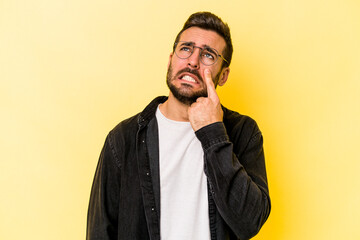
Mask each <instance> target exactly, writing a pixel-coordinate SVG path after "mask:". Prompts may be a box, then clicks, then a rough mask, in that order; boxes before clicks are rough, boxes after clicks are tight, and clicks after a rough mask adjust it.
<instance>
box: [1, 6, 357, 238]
mask: <svg viewBox="0 0 360 240" xmlns="http://www.w3.org/2000/svg"><path fill="white" fill-rule="evenodd" d="M199 10H207V11H212V12H214V13H216V14H218V15H219V16H220V17H222V18H223V20H225V21H226V22H228V23H229V25H230V27H231V31H232V38H233V44H234V49H235V52H234V55H233V62H232V65H231V73H230V78H229V80H228V83H227V84H226V85H225V86H224V87H221V88H219V89H218V93H219V95H220V98H221V100H222V103H223V104H224V105H226V106H228V107H230V108H232V109H234V110H237V111H239V112H241V113H243V114H246V115H250V116H252V117H253V118H254V119H256V120H257V122H258V124H259V126H260V128H261V129H262V131H263V135H264V139H265V145H264V147H265V153H266V164H267V169H268V180H269V185H270V194H271V198H272V212H271V214H270V218H269V219H268V221H267V222H266V224H265V225H264V227H263V229H262V230H261V232H260V233H259V235H258V236H257V237H255V238H254V239H264V240H269V239H271V240H300V239H301V240H304V239H360V229H359V219H360V207H359V203H360V191H359V190H360V177H359V175H360V154H359V148H360V144H359V138H360V127H359V123H360V106H359V103H360V47H359V43H360V2H359V1H357V0H353V1H351V0H345V1H344V0H328V1H320V0H294V1H280V0H273V1H266V0H255V1H214V0H207V1H189V0H184V1H168V0H164V1H155V0H151V1H150V0H149V1H145V0H139V1H115V0H102V1H91V0H90V1H85V0H72V1H70V0H64V1H55V0H52V1H49V0H32V1H26V0H0V80H1V85H0V106H1V108H0V109H1V118H0V135H1V137H0V146H1V160H0V189H1V197H0V239H4V240H5V239H6V240H13V239H16V240H18V239H19V240H20V239H52V240H60V239H61V240H63V239H74V240H77V239H84V238H85V228H86V214H87V206H88V200H89V194H90V188H91V184H92V179H93V175H94V172H95V168H96V164H97V160H98V156H99V153H100V150H101V148H102V145H103V142H104V140H105V137H106V135H107V133H108V131H109V130H110V129H112V127H114V126H115V124H117V123H118V122H119V121H121V120H122V119H125V118H127V117H129V116H131V115H133V114H135V113H137V112H139V111H141V110H142V109H143V107H144V106H145V105H146V104H147V103H148V102H149V101H150V100H151V99H152V98H153V97H155V96H157V95H167V93H168V90H167V87H166V85H165V76H166V69H167V61H168V56H169V53H170V51H171V46H172V43H173V40H174V38H175V36H176V34H177V32H178V31H179V30H180V28H181V27H182V24H183V23H184V21H185V20H186V19H187V17H188V16H189V15H190V14H191V13H193V12H195V11H199Z"/></svg>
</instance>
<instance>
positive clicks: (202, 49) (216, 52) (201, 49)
mask: <svg viewBox="0 0 360 240" xmlns="http://www.w3.org/2000/svg"><path fill="white" fill-rule="evenodd" d="M181 42H184V43H189V44H190V45H189V46H191V47H192V48H193V49H192V51H191V54H190V55H189V56H188V57H186V58H182V57H179V56H178V55H177V53H176V47H177V45H178V43H181ZM195 48H199V49H200V52H199V56H201V54H202V52H203V51H204V50H205V49H211V50H212V51H213V52H214V53H215V54H216V55H217V56H218V57H220V58H221V59H222V60H224V61H225V62H226V63H227V64H228V65H229V62H228V61H227V60H226V59H225V58H224V57H223V56H222V55H221V54H219V52H218V51H217V50H216V49H215V48H211V47H205V48H202V47H198V46H195V44H193V43H192V42H188V41H178V42H176V43H174V52H175V55H176V56H177V57H178V58H180V59H188V58H189V57H191V55H193V53H194V50H195ZM218 59H219V58H217V59H216V61H215V62H214V63H212V64H205V63H203V61H202V58H201V57H200V61H201V63H202V64H204V65H206V66H211V65H214V64H215V63H216V62H217V60H218Z"/></svg>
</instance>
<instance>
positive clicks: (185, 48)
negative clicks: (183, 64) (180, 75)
mask: <svg viewBox="0 0 360 240" xmlns="http://www.w3.org/2000/svg"><path fill="white" fill-rule="evenodd" d="M195 48H199V49H200V53H199V56H200V61H201V62H202V64H204V65H206V66H210V65H213V64H214V63H216V61H217V60H218V59H219V57H221V58H222V59H223V60H224V61H225V62H226V63H227V64H229V62H228V61H227V60H226V59H225V58H224V57H223V56H221V55H220V54H219V53H218V51H216V49H214V48H211V47H204V48H201V47H197V46H195V45H194V43H193V42H185V41H179V42H176V43H175V54H176V56H178V58H181V59H187V58H189V57H190V56H191V55H192V54H193V53H194V50H195Z"/></svg>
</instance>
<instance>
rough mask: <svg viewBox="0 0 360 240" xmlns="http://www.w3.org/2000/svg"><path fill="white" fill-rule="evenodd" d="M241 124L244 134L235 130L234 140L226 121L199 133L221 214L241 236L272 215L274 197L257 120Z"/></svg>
mask: <svg viewBox="0 0 360 240" xmlns="http://www.w3.org/2000/svg"><path fill="white" fill-rule="evenodd" d="M239 125H241V132H242V133H244V134H234V136H237V138H236V137H235V139H232V140H233V141H234V143H232V142H230V140H229V137H228V135H227V132H226V129H225V127H224V124H223V123H222V122H216V123H213V124H210V125H207V126H205V127H203V128H201V129H199V130H198V131H196V136H197V137H198V138H199V140H200V142H201V143H202V146H203V149H204V158H205V173H206V175H207V177H208V181H209V183H210V189H211V194H212V196H213V198H214V201H215V204H216V206H217V209H218V211H219V213H220V215H221V216H222V218H223V219H224V221H225V222H226V223H227V225H228V226H229V227H230V228H231V229H232V231H233V232H234V233H235V234H236V235H237V237H239V238H240V239H248V238H251V237H253V236H254V235H255V234H256V233H258V231H259V230H260V228H261V227H262V225H263V224H264V223H265V221H266V219H267V218H268V216H269V213H270V198H269V193H268V187H267V179H266V170H265V160H264V152H263V147H262V136H261V132H260V131H259V129H258V128H257V125H256V123H255V122H254V121H247V122H245V123H241V124H239ZM238 128H240V126H238ZM235 131H236V130H235ZM237 131H240V129H238V130H237Z"/></svg>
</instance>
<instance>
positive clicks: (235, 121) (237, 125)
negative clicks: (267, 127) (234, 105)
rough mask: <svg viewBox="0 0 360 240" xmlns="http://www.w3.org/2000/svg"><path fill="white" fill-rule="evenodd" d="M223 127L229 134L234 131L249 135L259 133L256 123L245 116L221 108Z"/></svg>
mask: <svg viewBox="0 0 360 240" xmlns="http://www.w3.org/2000/svg"><path fill="white" fill-rule="evenodd" d="M223 111H224V120H223V121H224V125H225V127H226V130H227V131H228V133H229V132H232V131H236V132H242V133H246V134H250V135H254V134H258V133H261V132H260V129H259V127H258V125H257V123H256V121H255V120H254V119H253V118H251V117H249V116H246V115H242V114H240V113H238V112H236V111H233V110H230V109H227V108H226V107H223Z"/></svg>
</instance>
